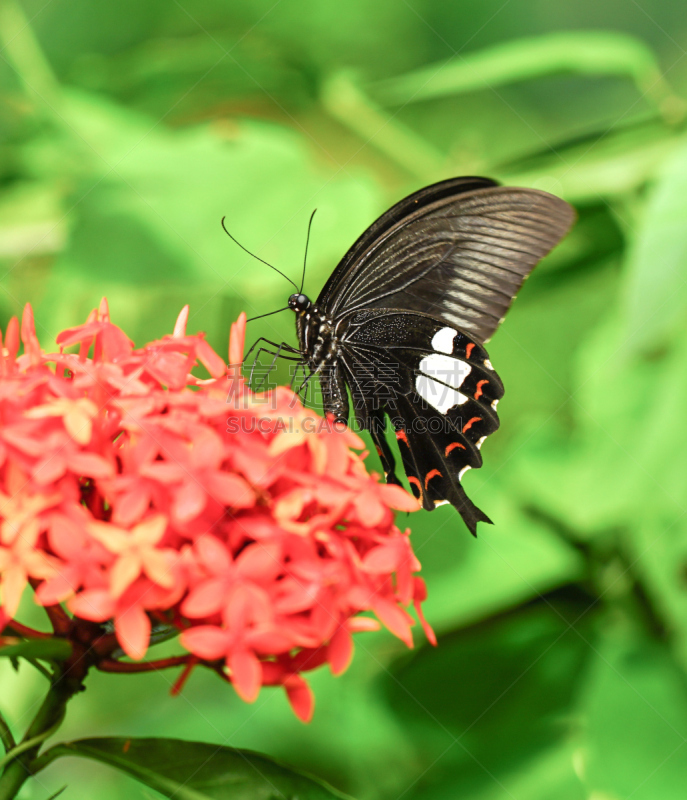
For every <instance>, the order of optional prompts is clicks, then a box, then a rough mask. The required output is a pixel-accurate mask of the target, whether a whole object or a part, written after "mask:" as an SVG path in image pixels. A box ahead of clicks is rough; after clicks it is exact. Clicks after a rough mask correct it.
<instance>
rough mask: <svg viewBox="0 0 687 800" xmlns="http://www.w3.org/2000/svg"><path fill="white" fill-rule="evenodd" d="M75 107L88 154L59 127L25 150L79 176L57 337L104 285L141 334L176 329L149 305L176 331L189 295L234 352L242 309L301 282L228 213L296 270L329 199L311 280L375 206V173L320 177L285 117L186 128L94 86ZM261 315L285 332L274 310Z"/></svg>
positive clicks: (130, 327)
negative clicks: (277, 121)
mask: <svg viewBox="0 0 687 800" xmlns="http://www.w3.org/2000/svg"><path fill="white" fill-rule="evenodd" d="M66 106H67V108H68V112H69V114H68V119H69V121H70V125H71V127H72V129H73V131H74V133H75V136H76V138H77V141H78V143H79V144H78V147H79V148H80V149H84V157H83V160H80V159H78V158H76V152H77V151H75V150H74V149H73V148H74V146H75V144H74V142H71V143H65V142H64V141H63V140H60V139H55V138H54V137H46V138H44V139H42V140H41V141H36V142H34V143H33V144H32V145H31V146H30V147H27V151H26V158H27V161H28V163H30V164H31V165H32V168H33V169H34V170H35V171H36V172H38V173H41V174H45V173H48V174H52V175H55V176H56V177H59V176H60V175H61V174H64V172H65V170H69V172H70V173H71V179H72V180H74V181H76V188H75V190H74V192H73V193H72V195H71V197H70V198H69V202H70V203H74V204H75V207H74V212H73V214H74V216H76V221H75V224H74V225H73V230H72V235H71V237H70V239H69V241H68V243H67V246H66V248H65V250H64V251H63V252H62V254H61V255H60V258H59V260H58V261H57V263H56V264H55V266H54V268H53V270H52V271H51V274H50V276H49V278H48V282H47V285H46V286H45V287H44V296H45V304H44V305H42V306H41V307H40V308H39V309H38V310H37V312H36V317H37V318H38V319H40V320H41V321H42V323H43V325H45V327H46V328H48V330H49V331H50V333H52V335H53V336H54V335H55V334H56V333H57V332H58V331H59V330H60V329H61V328H63V327H67V326H69V325H72V324H74V321H75V320H80V319H84V318H85V316H86V315H87V314H88V312H89V311H90V309H91V308H92V307H93V306H94V305H96V304H97V303H98V302H99V298H100V297H101V296H102V295H103V294H106V295H108V296H109V297H110V301H111V309H112V312H113V318H114V319H115V320H116V321H117V323H118V324H120V325H121V326H122V327H124V328H125V329H126V330H127V333H129V335H131V336H132V337H133V338H134V339H135V340H136V341H139V342H140V341H141V339H142V338H144V337H148V338H156V337H158V336H160V335H161V334H162V333H164V332H165V329H162V330H161V329H160V326H159V324H150V322H149V318H150V317H151V316H152V317H153V320H154V321H155V322H157V319H158V317H157V315H158V311H159V310H160V309H165V310H166V312H167V313H168V314H169V320H168V322H167V326H168V327H167V329H166V330H169V329H170V328H171V325H172V324H173V322H174V317H175V316H176V314H177V313H178V311H179V310H180V309H181V307H182V306H183V305H184V304H185V303H186V302H189V300H192V301H195V302H194V304H193V306H192V308H191V328H192V329H197V328H201V329H204V330H206V331H208V333H209V334H210V339H211V342H212V343H213V344H215V345H216V346H217V347H218V349H219V348H221V350H222V351H224V350H225V348H226V336H227V331H228V326H229V322H230V321H231V319H232V318H233V317H235V316H236V315H237V314H238V311H240V310H241V309H242V308H244V309H246V310H247V311H248V312H249V316H250V315H257V314H260V313H264V312H265V311H266V310H273V309H274V308H279V307H280V306H283V305H284V299H285V298H286V297H287V296H288V294H289V292H290V286H289V284H288V283H287V282H286V281H285V280H284V278H282V277H281V276H280V275H278V274H277V273H276V272H274V271H272V270H270V269H269V267H267V266H265V265H258V264H256V262H254V260H253V259H251V257H250V256H248V255H246V254H245V253H243V252H242V251H241V250H239V249H238V248H237V247H236V245H235V244H234V243H232V242H231V241H230V240H229V239H228V238H227V236H226V235H225V234H224V232H223V231H222V229H221V226H220V220H221V218H222V217H223V216H225V215H226V216H227V225H228V227H229V229H230V230H231V231H232V233H233V234H234V235H235V236H236V237H237V238H238V239H239V240H240V241H241V242H242V244H245V246H246V247H248V248H249V249H251V250H253V251H254V252H256V253H257V254H258V255H260V256H261V257H262V258H265V260H268V261H271V262H273V263H275V265H277V266H279V268H281V269H283V270H284V271H285V272H286V273H287V274H291V275H292V276H293V277H294V279H299V278H300V274H301V272H302V258H303V248H304V245H305V231H306V225H307V219H308V217H309V215H310V212H311V211H312V209H313V208H314V207H319V209H320V210H319V212H318V215H317V217H316V219H315V222H314V226H313V235H312V240H311V250H310V258H309V270H308V281H309V282H310V281H311V280H316V279H317V275H318V272H320V273H321V272H322V271H323V267H324V269H325V270H326V269H331V264H332V263H335V261H336V260H338V259H339V258H340V257H341V254H342V253H344V252H345V250H346V248H347V247H348V245H349V244H350V242H351V241H352V240H354V239H355V237H356V236H357V235H358V233H359V232H360V230H361V229H362V228H363V227H364V226H365V224H366V223H367V222H368V221H369V219H370V218H371V217H372V216H373V214H374V211H375V210H376V209H377V208H378V203H379V201H378V190H377V188H376V185H375V183H374V181H372V180H370V179H369V178H368V177H367V176H365V175H363V174H361V173H359V172H357V173H355V174H352V175H348V174H346V173H343V174H336V173H335V174H331V173H329V174H324V175H323V173H322V172H321V171H320V170H319V168H316V167H315V165H314V164H313V161H312V158H311V156H310V154H309V153H308V151H307V149H306V147H305V146H304V143H303V142H302V141H301V140H300V139H299V137H297V136H296V135H294V134H293V133H291V132H289V131H287V130H285V129H284V128H280V127H278V126H275V125H269V124H263V123H256V122H248V121H246V122H238V123H232V124H231V125H227V126H225V127H222V126H216V127H215V128H212V127H210V126H202V127H196V128H193V129H189V130H186V131H183V132H179V133H176V132H172V131H169V130H165V129H163V128H162V127H160V126H157V125H156V124H155V123H154V122H153V121H151V120H150V119H148V118H145V117H143V116H140V115H136V114H132V113H131V112H128V111H125V110H124V109H122V108H118V107H116V106H113V105H111V104H109V103H106V102H103V101H102V100H100V99H98V98H96V97H94V96H89V95H69V97H68V100H67V102H66ZM70 153H71V160H70V158H69V155H70ZM277 175H278V176H279V180H278V181H277V180H274V178H275V176H277ZM270 184H272V188H271V189H270V190H269V191H268V192H265V186H267V185H270ZM172 297H178V300H176V301H174V305H172V303H171V298H172ZM225 297H230V298H232V300H233V308H232V315H231V317H228V316H227V315H226V314H225V313H222V312H226V306H225V301H224V298H225ZM266 306H267V307H266ZM261 324H262V327H263V330H265V329H266V331H267V334H266V335H270V338H276V337H277V336H278V333H277V332H276V331H277V328H276V327H275V321H274V320H267V321H265V322H263V323H261ZM292 324H293V322H292V320H291V325H292ZM220 329H221V333H220ZM218 340H219V341H218Z"/></svg>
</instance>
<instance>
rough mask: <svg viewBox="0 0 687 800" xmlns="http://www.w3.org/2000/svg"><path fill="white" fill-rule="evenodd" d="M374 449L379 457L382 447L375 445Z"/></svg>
mask: <svg viewBox="0 0 687 800" xmlns="http://www.w3.org/2000/svg"><path fill="white" fill-rule="evenodd" d="M376 449H377V455H378V456H379V457H380V458H381V456H382V448H381V447H380V446H379V445H377V447H376Z"/></svg>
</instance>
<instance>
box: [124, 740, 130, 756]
mask: <svg viewBox="0 0 687 800" xmlns="http://www.w3.org/2000/svg"><path fill="white" fill-rule="evenodd" d="M130 747H131V739H127V740H126V741H125V742H124V744H123V745H122V753H128V752H129V748H130Z"/></svg>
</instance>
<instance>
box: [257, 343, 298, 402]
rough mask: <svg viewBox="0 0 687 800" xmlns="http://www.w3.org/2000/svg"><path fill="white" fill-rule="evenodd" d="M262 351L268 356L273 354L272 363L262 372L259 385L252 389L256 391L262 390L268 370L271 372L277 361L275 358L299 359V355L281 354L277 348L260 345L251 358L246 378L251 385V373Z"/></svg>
mask: <svg viewBox="0 0 687 800" xmlns="http://www.w3.org/2000/svg"><path fill="white" fill-rule="evenodd" d="M262 353H267V354H268V355H270V356H274V358H273V359H272V363H271V364H270V365H269V367H268V368H267V371H266V373H265V374H264V376H263V377H262V380H261V381H260V383H259V385H258V386H256V387H255V388H254V389H253V391H256V392H259V391H261V390H262V387H263V386H264V384H265V382H266V381H267V378H268V377H269V374H270V372H272V370H273V369H274V366H275V364H276V363H277V359H279V358H282V359H284V360H285V361H300V360H301V359H300V357H299V358H295V357H293V356H285V355H283V353H282V352H281V351H280V350H279V349H277V350H270V349H269V348H268V347H261V348H260V349H259V350H258V351H257V352H256V354H255V358H254V359H253V363H252V364H251V368H250V376H249V378H248V383H249V385H251V386H252V385H253V374H254V373H255V368H256V367H257V365H258V364H259V362H260V355H261V354H262Z"/></svg>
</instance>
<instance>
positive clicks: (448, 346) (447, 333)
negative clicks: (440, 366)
mask: <svg viewBox="0 0 687 800" xmlns="http://www.w3.org/2000/svg"><path fill="white" fill-rule="evenodd" d="M457 334H458V331H457V330H455V329H454V328H442V329H441V330H440V331H437V332H436V333H435V334H434V336H433V337H432V347H433V348H434V350H436V351H437V353H446V354H447V355H449V356H450V355H451V353H452V352H453V340H454V339H455V338H456V335H457Z"/></svg>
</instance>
